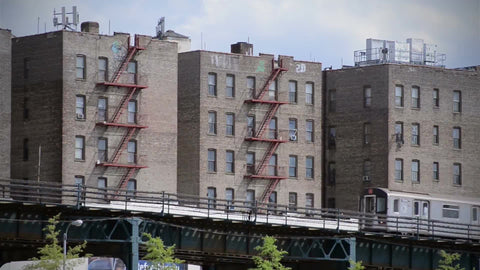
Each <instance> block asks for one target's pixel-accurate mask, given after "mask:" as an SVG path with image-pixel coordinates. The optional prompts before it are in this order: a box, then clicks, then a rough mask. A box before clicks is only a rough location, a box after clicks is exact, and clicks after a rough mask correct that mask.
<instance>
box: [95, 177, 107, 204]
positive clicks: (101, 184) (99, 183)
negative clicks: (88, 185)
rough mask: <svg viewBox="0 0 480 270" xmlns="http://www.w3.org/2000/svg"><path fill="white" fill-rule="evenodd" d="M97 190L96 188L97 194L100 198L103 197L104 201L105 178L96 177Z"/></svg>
mask: <svg viewBox="0 0 480 270" xmlns="http://www.w3.org/2000/svg"><path fill="white" fill-rule="evenodd" d="M97 188H98V192H99V193H100V194H101V195H100V197H103V198H104V199H106V198H107V178H105V177H98V178H97Z"/></svg>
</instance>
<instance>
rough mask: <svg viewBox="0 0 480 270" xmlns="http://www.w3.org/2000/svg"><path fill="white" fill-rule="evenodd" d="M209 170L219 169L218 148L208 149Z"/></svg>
mask: <svg viewBox="0 0 480 270" xmlns="http://www.w3.org/2000/svg"><path fill="white" fill-rule="evenodd" d="M207 162H208V172H216V171H217V150H215V149H208V156H207Z"/></svg>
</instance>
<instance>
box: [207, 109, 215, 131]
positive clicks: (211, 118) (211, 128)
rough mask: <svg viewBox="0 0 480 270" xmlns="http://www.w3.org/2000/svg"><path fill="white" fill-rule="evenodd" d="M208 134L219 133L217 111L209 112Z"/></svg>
mask: <svg viewBox="0 0 480 270" xmlns="http://www.w3.org/2000/svg"><path fill="white" fill-rule="evenodd" d="M208 134H217V113H216V112H208Z"/></svg>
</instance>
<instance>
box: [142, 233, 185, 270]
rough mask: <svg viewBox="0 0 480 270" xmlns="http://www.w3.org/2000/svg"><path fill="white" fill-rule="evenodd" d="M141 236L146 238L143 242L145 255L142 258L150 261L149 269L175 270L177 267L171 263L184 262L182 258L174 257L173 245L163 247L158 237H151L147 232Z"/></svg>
mask: <svg viewBox="0 0 480 270" xmlns="http://www.w3.org/2000/svg"><path fill="white" fill-rule="evenodd" d="M143 236H145V237H146V238H147V242H145V245H146V246H147V255H145V257H143V259H144V260H147V261H150V262H151V265H150V266H148V269H149V270H158V269H162V270H176V269H177V267H176V266H175V265H173V264H178V263H184V261H183V260H180V259H178V258H175V257H174V254H175V245H172V246H170V247H165V245H164V244H163V241H162V239H160V237H152V235H151V234H149V233H144V234H143Z"/></svg>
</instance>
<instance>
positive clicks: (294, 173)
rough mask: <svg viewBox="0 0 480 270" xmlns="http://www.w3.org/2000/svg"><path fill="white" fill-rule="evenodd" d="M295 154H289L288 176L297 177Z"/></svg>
mask: <svg viewBox="0 0 480 270" xmlns="http://www.w3.org/2000/svg"><path fill="white" fill-rule="evenodd" d="M297 164H298V162H297V156H293V155H291V156H289V162H288V176H289V177H297Z"/></svg>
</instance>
